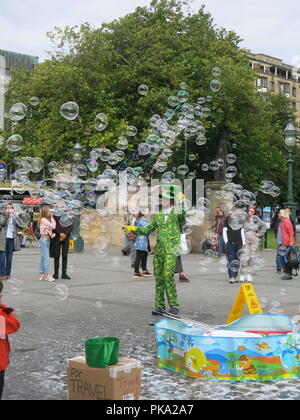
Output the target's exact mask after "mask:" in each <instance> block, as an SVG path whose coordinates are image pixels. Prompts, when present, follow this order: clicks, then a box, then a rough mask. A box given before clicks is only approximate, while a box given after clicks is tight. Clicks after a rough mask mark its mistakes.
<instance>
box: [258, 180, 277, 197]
mask: <svg viewBox="0 0 300 420" xmlns="http://www.w3.org/2000/svg"><path fill="white" fill-rule="evenodd" d="M274 187H275V185H274V182H272V181H262V182H261V183H260V191H261V192H262V193H263V194H271V191H272V189H273V188H274Z"/></svg>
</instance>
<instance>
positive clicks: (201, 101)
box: [197, 96, 206, 105]
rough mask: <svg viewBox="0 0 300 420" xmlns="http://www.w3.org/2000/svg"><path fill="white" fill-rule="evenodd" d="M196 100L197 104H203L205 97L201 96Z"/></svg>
mask: <svg viewBox="0 0 300 420" xmlns="http://www.w3.org/2000/svg"><path fill="white" fill-rule="evenodd" d="M197 102H198V104H199V105H203V104H205V102H206V98H204V97H203V96H201V97H200V98H198V99H197Z"/></svg>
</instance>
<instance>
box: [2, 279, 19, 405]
mask: <svg viewBox="0 0 300 420" xmlns="http://www.w3.org/2000/svg"><path fill="white" fill-rule="evenodd" d="M2 289H3V285H2V282H0V400H1V397H2V392H3V387H4V374H5V369H6V368H7V366H8V365H9V353H10V345H9V340H8V334H14V333H15V332H17V331H18V329H19V328H20V323H19V321H18V320H17V318H15V316H14V315H13V314H12V313H13V311H14V310H13V309H12V308H9V307H8V306H5V305H2V295H1V292H2Z"/></svg>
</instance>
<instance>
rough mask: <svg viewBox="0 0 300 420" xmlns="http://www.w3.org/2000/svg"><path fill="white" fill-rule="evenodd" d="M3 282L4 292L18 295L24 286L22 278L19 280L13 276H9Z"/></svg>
mask: <svg viewBox="0 0 300 420" xmlns="http://www.w3.org/2000/svg"><path fill="white" fill-rule="evenodd" d="M5 283H6V288H5V292H6V293H7V294H9V295H18V294H19V293H20V292H21V291H22V289H23V287H24V282H23V280H19V279H16V278H14V277H10V278H9V279H8V280H7V281H6V282H5Z"/></svg>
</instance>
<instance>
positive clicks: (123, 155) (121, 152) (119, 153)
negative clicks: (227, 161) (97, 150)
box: [114, 150, 125, 162]
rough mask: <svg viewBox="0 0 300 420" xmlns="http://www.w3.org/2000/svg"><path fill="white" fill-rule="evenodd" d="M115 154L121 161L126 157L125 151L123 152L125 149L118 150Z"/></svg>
mask: <svg viewBox="0 0 300 420" xmlns="http://www.w3.org/2000/svg"><path fill="white" fill-rule="evenodd" d="M114 155H115V156H116V157H117V159H118V161H119V162H120V161H121V160H123V159H125V153H124V152H123V150H116V151H115V153H114Z"/></svg>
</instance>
